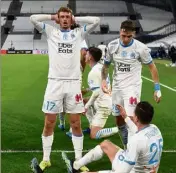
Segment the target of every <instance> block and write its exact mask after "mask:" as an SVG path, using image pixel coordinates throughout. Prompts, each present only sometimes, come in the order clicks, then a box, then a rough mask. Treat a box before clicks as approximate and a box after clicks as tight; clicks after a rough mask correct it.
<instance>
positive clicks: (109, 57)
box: [104, 47, 113, 65]
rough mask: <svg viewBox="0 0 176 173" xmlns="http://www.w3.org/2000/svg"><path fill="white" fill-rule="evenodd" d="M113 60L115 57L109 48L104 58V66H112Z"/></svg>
mask: <svg viewBox="0 0 176 173" xmlns="http://www.w3.org/2000/svg"><path fill="white" fill-rule="evenodd" d="M112 59H113V55H112V54H111V53H110V49H109V47H108V48H107V52H105V56H104V64H106V65H110V64H111V62H112Z"/></svg>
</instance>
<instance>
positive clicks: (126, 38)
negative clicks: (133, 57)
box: [120, 29, 134, 45]
mask: <svg viewBox="0 0 176 173" xmlns="http://www.w3.org/2000/svg"><path fill="white" fill-rule="evenodd" d="M133 36H134V32H132V31H123V29H121V30H120V40H121V41H122V43H123V44H124V45H128V44H129V43H130V41H131V40H132V38H133Z"/></svg>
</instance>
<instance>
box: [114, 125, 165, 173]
mask: <svg viewBox="0 0 176 173" xmlns="http://www.w3.org/2000/svg"><path fill="white" fill-rule="evenodd" d="M162 148H163V138H162V135H161V132H160V130H159V129H158V128H157V127H156V126H155V125H153V124H150V125H149V126H146V127H145V128H143V129H141V130H140V131H138V132H137V133H136V134H135V135H134V136H132V137H131V139H130V140H129V141H128V144H127V150H125V151H124V152H122V154H121V155H119V156H118V158H117V157H116V159H118V160H117V162H116V163H117V164H119V165H116V169H117V172H118V167H119V166H121V167H120V170H119V172H120V173H122V172H123V173H127V172H130V173H139V172H140V173H149V172H150V171H151V170H152V168H153V167H157V169H158V167H159V164H160V159H161V154H162Z"/></svg>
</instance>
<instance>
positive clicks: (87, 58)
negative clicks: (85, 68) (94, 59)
mask: <svg viewBox="0 0 176 173" xmlns="http://www.w3.org/2000/svg"><path fill="white" fill-rule="evenodd" d="M85 57H86V58H85V59H86V60H85V62H86V63H87V64H89V62H90V59H91V55H90V54H89V51H87V53H86V56H85Z"/></svg>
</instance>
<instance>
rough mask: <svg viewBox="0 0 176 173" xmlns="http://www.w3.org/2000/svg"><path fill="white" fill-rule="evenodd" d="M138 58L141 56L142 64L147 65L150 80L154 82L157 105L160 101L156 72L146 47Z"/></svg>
mask: <svg viewBox="0 0 176 173" xmlns="http://www.w3.org/2000/svg"><path fill="white" fill-rule="evenodd" d="M140 56H141V60H142V62H143V63H144V64H147V65H148V67H149V69H150V73H151V75H152V79H153V82H154V99H155V101H156V102H157V103H159V102H160V100H161V90H160V84H159V75H158V70H157V68H156V66H155V63H154V62H153V61H152V57H151V55H150V50H149V48H148V47H147V46H146V47H144V48H143V50H142V51H141V55H140Z"/></svg>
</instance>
